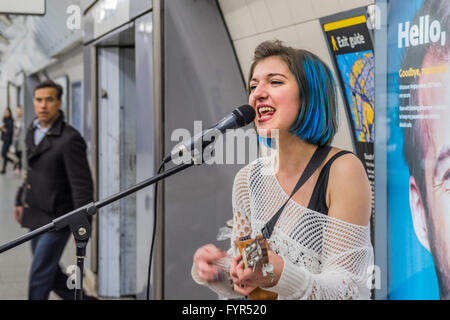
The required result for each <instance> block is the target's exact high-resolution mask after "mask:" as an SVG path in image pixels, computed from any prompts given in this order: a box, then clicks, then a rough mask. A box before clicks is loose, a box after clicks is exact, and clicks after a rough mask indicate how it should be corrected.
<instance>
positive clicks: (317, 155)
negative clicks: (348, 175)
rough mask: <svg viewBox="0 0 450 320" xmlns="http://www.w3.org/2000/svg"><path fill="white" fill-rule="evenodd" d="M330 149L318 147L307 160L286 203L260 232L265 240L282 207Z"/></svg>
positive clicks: (270, 233)
mask: <svg viewBox="0 0 450 320" xmlns="http://www.w3.org/2000/svg"><path fill="white" fill-rule="evenodd" d="M330 150H331V147H329V146H322V147H318V148H317V149H316V151H314V154H313V156H312V157H311V160H309V162H308V164H307V165H306V168H305V171H303V174H302V175H301V176H300V179H298V182H297V184H296V186H295V188H294V190H292V193H291V195H290V197H289V199H287V200H286V202H285V203H284V204H283V205H282V206H281V208H280V209H278V211H277V212H276V213H275V214H274V216H273V217H272V218H271V219H270V220H269V222H267V223H266V225H265V226H264V228H262V230H261V232H262V235H263V236H264V238H265V239H269V238H270V236H271V235H272V232H273V229H274V227H275V224H276V223H277V221H278V218H279V217H280V216H281V213H282V212H283V209H284V207H286V205H287V203H288V202H289V200H291V198H292V196H293V195H294V194H295V193H296V192H297V191H298V189H300V188H301V186H303V184H305V182H306V181H308V179H309V178H310V177H311V176H312V174H313V173H314V172H315V171H316V170H317V168H319V167H320V165H321V164H322V162H323V161H324V160H325V158H326V157H327V155H328V153H329V152H330Z"/></svg>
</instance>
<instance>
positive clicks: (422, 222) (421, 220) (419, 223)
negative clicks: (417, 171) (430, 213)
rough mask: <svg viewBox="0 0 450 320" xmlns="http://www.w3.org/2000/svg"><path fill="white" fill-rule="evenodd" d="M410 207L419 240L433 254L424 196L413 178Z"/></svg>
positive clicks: (410, 185)
mask: <svg viewBox="0 0 450 320" xmlns="http://www.w3.org/2000/svg"><path fill="white" fill-rule="evenodd" d="M409 206H410V208H411V217H412V221H413V225H414V231H415V233H416V236H417V239H419V242H420V243H421V244H422V246H423V247H424V248H425V249H427V251H428V252H430V253H431V251H430V243H429V240H428V226H427V212H425V207H424V204H423V200H422V195H421V193H420V190H419V188H418V186H417V183H416V179H415V178H414V177H413V176H410V177H409Z"/></svg>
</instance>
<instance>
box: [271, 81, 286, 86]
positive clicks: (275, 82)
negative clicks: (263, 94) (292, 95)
mask: <svg viewBox="0 0 450 320" xmlns="http://www.w3.org/2000/svg"><path fill="white" fill-rule="evenodd" d="M271 83H272V84H274V85H279V84H283V81H280V80H272V81H271Z"/></svg>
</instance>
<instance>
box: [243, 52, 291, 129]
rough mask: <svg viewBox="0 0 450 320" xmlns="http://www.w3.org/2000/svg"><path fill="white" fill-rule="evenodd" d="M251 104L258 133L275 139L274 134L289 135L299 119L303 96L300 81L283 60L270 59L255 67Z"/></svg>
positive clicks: (250, 85) (251, 88)
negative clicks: (275, 131) (272, 136)
mask: <svg viewBox="0 0 450 320" xmlns="http://www.w3.org/2000/svg"><path fill="white" fill-rule="evenodd" d="M249 88H250V96H249V104H250V105H251V106H252V107H253V108H254V109H255V112H256V117H255V124H256V129H257V132H258V134H259V135H260V136H262V137H271V131H272V130H273V129H278V130H279V134H283V133H285V132H288V131H289V129H290V128H291V127H292V125H293V124H294V122H295V120H296V119H297V116H298V112H299V110H300V97H299V89H298V85H297V81H296V80H295V77H294V75H293V74H292V73H291V71H290V70H289V68H288V66H287V64H286V62H284V61H283V60H282V59H281V58H280V57H277V56H273V57H268V58H265V59H263V60H261V61H260V62H258V64H257V65H256V66H255V68H254V71H253V75H252V78H251V80H250V84H249Z"/></svg>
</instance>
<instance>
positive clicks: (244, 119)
mask: <svg viewBox="0 0 450 320" xmlns="http://www.w3.org/2000/svg"><path fill="white" fill-rule="evenodd" d="M233 114H234V115H235V116H236V121H237V122H238V124H239V126H241V127H243V126H246V125H248V124H250V123H252V122H253V120H255V117H256V112H255V109H253V107H252V106H250V105H248V104H245V105H243V106H240V107H238V108H236V109H234V110H233Z"/></svg>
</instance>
